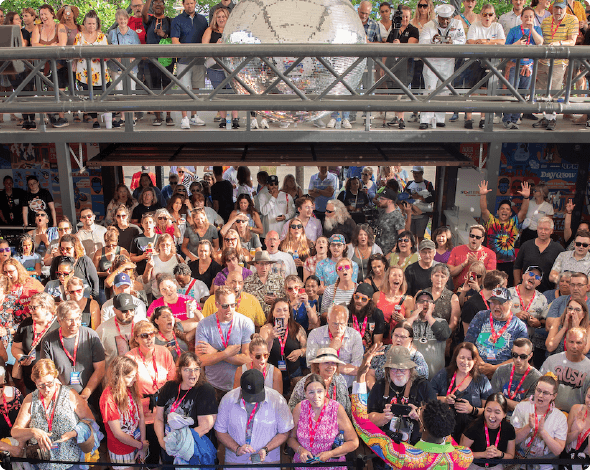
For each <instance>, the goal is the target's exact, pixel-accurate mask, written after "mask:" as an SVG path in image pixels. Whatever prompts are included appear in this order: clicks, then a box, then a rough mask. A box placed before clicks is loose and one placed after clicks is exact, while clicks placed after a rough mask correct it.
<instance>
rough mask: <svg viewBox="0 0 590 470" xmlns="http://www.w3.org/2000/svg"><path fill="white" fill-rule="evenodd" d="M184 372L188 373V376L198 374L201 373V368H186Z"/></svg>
mask: <svg viewBox="0 0 590 470" xmlns="http://www.w3.org/2000/svg"><path fill="white" fill-rule="evenodd" d="M182 372H186V373H187V374H193V373H194V374H196V373H197V372H201V368H200V367H193V368H190V367H185V368H184V369H182Z"/></svg>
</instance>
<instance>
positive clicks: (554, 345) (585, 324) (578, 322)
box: [545, 297, 590, 354]
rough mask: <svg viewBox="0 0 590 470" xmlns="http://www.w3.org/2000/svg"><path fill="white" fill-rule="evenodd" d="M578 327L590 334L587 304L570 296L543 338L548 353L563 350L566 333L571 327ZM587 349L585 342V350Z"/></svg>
mask: <svg viewBox="0 0 590 470" xmlns="http://www.w3.org/2000/svg"><path fill="white" fill-rule="evenodd" d="M575 327H580V328H584V329H585V330H586V336H588V335H589V334H590V321H589V320H588V305H587V304H586V302H578V301H577V300H575V299H573V298H571V297H570V299H569V300H568V302H567V305H566V306H565V308H564V309H563V313H562V314H561V316H560V317H559V321H557V322H553V323H552V324H551V327H550V328H549V334H548V335H547V339H546V340H545V346H546V347H547V351H548V352H549V353H550V354H557V353H560V352H563V351H564V350H565V339H566V334H567V332H568V331H569V330H570V329H571V328H575ZM586 349H588V345H587V344H586V347H585V350H586Z"/></svg>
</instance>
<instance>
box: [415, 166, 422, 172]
mask: <svg viewBox="0 0 590 470" xmlns="http://www.w3.org/2000/svg"><path fill="white" fill-rule="evenodd" d="M412 172H416V173H424V167H423V166H413V167H412Z"/></svg>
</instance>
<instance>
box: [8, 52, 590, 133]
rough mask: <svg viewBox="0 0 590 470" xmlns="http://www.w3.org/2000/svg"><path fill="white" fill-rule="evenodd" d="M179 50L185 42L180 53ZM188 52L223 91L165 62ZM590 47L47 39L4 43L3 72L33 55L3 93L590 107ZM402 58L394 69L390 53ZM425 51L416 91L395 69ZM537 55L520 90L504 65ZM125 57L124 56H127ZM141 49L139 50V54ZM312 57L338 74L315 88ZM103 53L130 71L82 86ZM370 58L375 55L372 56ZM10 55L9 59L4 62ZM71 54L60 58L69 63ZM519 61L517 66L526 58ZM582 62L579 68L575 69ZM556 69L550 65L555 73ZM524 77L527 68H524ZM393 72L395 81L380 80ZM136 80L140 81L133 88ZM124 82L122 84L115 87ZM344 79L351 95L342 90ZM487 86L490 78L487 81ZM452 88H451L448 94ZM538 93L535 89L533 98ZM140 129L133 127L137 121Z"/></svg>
mask: <svg viewBox="0 0 590 470" xmlns="http://www.w3.org/2000/svg"><path fill="white" fill-rule="evenodd" d="M179 51H182V52H181V53H179ZM175 55H182V56H183V57H188V58H190V59H191V61H190V64H189V66H190V65H193V64H195V63H197V62H198V61H199V59H203V58H205V57H213V58H214V59H215V60H216V62H217V63H218V64H219V65H220V66H221V67H222V68H223V69H224V70H225V72H226V78H225V80H223V82H222V83H221V84H220V85H219V86H218V87H217V88H216V89H214V90H192V89H190V88H187V87H186V86H184V85H183V84H182V83H181V79H182V76H183V74H184V73H186V71H188V69H189V67H187V68H186V69H185V71H183V72H182V73H180V74H179V75H178V76H174V75H173V74H171V73H170V72H169V71H168V70H166V68H165V67H163V66H162V65H161V64H160V63H159V62H158V60H157V59H158V57H173V56H175ZM236 56H238V57H239V58H240V63H239V65H238V66H237V67H236V68H235V69H234V70H230V69H229V68H228V66H227V65H226V64H225V63H224V62H223V60H222V59H223V58H224V57H234V58H235V57H236ZM286 56H287V57H289V58H292V60H293V63H292V64H291V65H290V66H289V67H288V68H287V69H285V70H281V69H280V67H279V66H277V62H275V61H274V60H273V59H272V58H274V57H276V58H284V57H286ZM588 56H590V47H587V46H575V47H550V46H501V47H498V46H479V45H478V46H475V45H450V46H449V45H395V46H393V45H381V44H367V45H355V46H349V45H320V44H272V45H206V44H202V45H201V44H199V45H180V46H179V45H142V46H98V47H69V46H68V47H43V48H35V47H29V48H0V64H2V65H0V73H2V72H3V71H4V70H5V69H6V68H7V66H8V65H9V64H10V62H9V61H13V60H21V61H23V63H24V64H25V70H26V77H25V78H24V80H23V81H22V82H21V83H20V84H19V86H18V87H17V88H16V89H15V90H14V91H13V92H12V93H10V92H9V93H7V94H5V97H4V98H3V99H2V108H3V112H4V113H35V112H36V113H54V112H78V111H79V112H109V111H124V112H133V111H138V110H142V111H168V110H174V111H189V110H194V111H219V110H221V111H230V110H238V111H266V110H270V111H325V110H337V111H338V110H346V111H377V112H378V111H413V112H425V111H438V112H456V111H458V112H462V111H464V112H485V113H493V112H505V113H520V112H522V113H540V112H548V113H551V112H557V113H572V114H573V113H590V101H588V100H587V99H586V95H585V93H586V92H585V91H584V90H581V91H580V90H572V88H573V87H572V84H574V83H575V82H576V81H577V80H578V79H579V78H581V77H583V76H584V75H585V74H586V73H588V72H590V63H589V62H588V59H587V57H588ZM139 57H142V58H147V59H148V60H149V61H150V62H151V63H152V64H154V65H155V66H156V67H158V68H159V69H160V70H161V71H162V73H163V74H164V75H166V76H167V77H168V78H170V80H171V83H170V85H169V86H168V87H166V88H165V89H164V90H150V89H149V88H148V87H147V86H146V85H145V84H144V83H143V82H141V81H140V80H139V79H138V78H137V77H135V76H134V75H133V74H132V73H131V71H132V70H133V68H134V67H136V66H137V65H138V64H139V62H140V60H141V59H140V58H139ZM335 57H352V58H355V59H356V60H354V61H353V63H352V64H351V65H350V66H349V67H347V69H346V70H345V71H344V72H342V73H338V71H336V70H335V69H334V68H333V67H332V66H331V64H330V60H329V59H330V58H335ZM388 57H391V58H394V59H395V60H394V63H393V65H392V66H391V67H390V68H388V67H386V66H385V61H386V59H387V58H388ZM409 57H413V58H419V59H422V60H423V62H424V65H425V66H428V67H430V68H431V69H432V70H433V72H434V73H435V74H436V76H437V77H438V78H439V80H440V85H439V86H437V87H436V89H434V90H424V89H420V90H413V89H410V88H409V87H407V86H406V84H404V83H402V82H401V81H400V80H399V78H398V77H397V76H396V71H397V70H398V69H399V68H400V67H402V66H405V64H406V62H405V61H404V60H402V59H405V58H409ZM524 57H526V58H530V59H533V60H534V65H533V69H532V79H531V89H527V90H518V89H517V88H516V85H515V83H511V82H509V81H508V79H507V78H505V76H504V72H503V69H504V67H505V65H506V64H507V63H508V62H509V61H510V60H514V61H516V62H517V64H519V61H520V60H522V58H524ZM117 58H121V59H120V60H119V59H117ZM132 58H134V59H132ZM306 58H312V59H314V60H317V61H318V62H319V63H320V64H322V65H323V67H324V68H325V70H326V71H327V72H328V73H329V74H330V75H331V76H332V78H333V80H332V82H331V83H328V84H327V85H326V86H325V87H324V89H323V90H321V91H320V92H319V93H316V94H306V93H305V90H301V89H299V88H298V87H297V85H296V84H295V82H294V80H293V77H292V75H291V72H293V71H294V70H295V69H296V68H297V66H298V65H299V64H300V63H301V62H302V61H303V60H305V59H306ZM439 58H448V59H463V64H462V65H461V66H460V67H459V68H457V69H456V70H455V71H454V73H453V74H452V75H451V76H448V77H446V76H444V75H443V74H442V73H441V72H440V71H439V70H437V68H436V66H433V64H432V62H431V59H439ZM80 59H82V60H86V61H87V66H88V68H89V66H90V62H91V60H93V59H94V60H97V59H98V60H100V67H101V71H102V74H103V76H104V73H105V71H106V67H107V62H108V61H109V60H110V61H112V63H114V64H115V65H116V66H118V67H119V68H120V69H121V74H120V76H118V77H117V78H116V79H115V80H113V81H112V82H110V83H103V85H102V87H101V92H100V93H97V92H96V91H93V90H92V88H91V89H89V90H88V91H87V92H84V91H81V90H78V89H76V86H75V83H74V82H75V80H74V74H73V72H72V68H71V63H72V62H71V61H72V60H80ZM367 59H370V60H367ZM558 59H568V60H570V65H574V66H573V67H569V68H568V73H567V74H566V78H565V80H564V83H563V84H552V83H551V82H550V83H549V84H548V88H547V89H546V90H536V89H535V79H536V75H537V71H538V66H539V61H540V60H545V61H547V62H548V63H549V69H550V72H551V70H552V69H553V64H554V61H555V60H558ZM64 60H67V64H68V71H69V73H68V75H69V79H68V82H69V83H68V87H67V88H68V90H67V91H66V90H64V89H61V90H60V89H59V86H58V85H61V86H62V88H63V85H64V84H58V82H57V68H58V61H64ZM365 60H366V62H367V64H368V65H367V67H368V70H367V73H366V74H365V80H363V81H362V83H361V85H359V86H353V85H351V84H350V83H348V82H347V78H348V75H349V74H350V72H351V71H352V70H353V69H354V68H355V67H357V66H362V65H363V63H364V61H365ZM2 61H5V62H3V63H2ZM251 61H261V62H262V63H263V64H264V65H265V66H266V67H268V69H270V70H271V71H272V72H273V73H274V75H275V79H274V81H273V82H272V83H271V84H270V85H269V86H268V87H267V88H266V89H265V90H264V91H262V92H258V93H257V92H256V91H255V90H253V89H252V87H251V86H249V85H248V83H247V82H246V81H245V80H244V79H243V77H241V76H240V73H241V72H243V71H244V69H245V67H246V66H248V64H250V63H251ZM474 62H479V63H480V64H481V66H482V67H483V68H484V69H485V70H486V73H485V76H484V78H482V79H481V80H480V82H479V83H477V84H476V85H475V86H474V87H472V88H471V89H459V88H456V87H455V86H454V85H453V83H454V82H455V79H456V78H457V77H459V75H461V73H462V72H463V71H464V70H466V69H467V68H468V67H469V66H470V65H471V64H473V63H474ZM47 63H48V64H49V69H50V70H51V71H52V72H53V73H52V74H51V77H52V78H51V79H49V78H47V76H45V75H44V74H43V70H44V69H46V64H47ZM61 64H63V62H61V63H60V65H61ZM373 67H374V68H375V69H377V70H379V69H380V70H382V71H383V76H382V77H381V78H380V79H379V80H377V81H376V82H374V80H373V78H372V77H374V73H373ZM517 67H518V65H517ZM574 70H576V74H575V75H574V73H573V72H574ZM549 76H551V73H549ZM516 78H518V77H516ZM234 80H235V81H236V82H237V83H239V85H240V86H241V87H243V89H244V90H246V91H247V93H248V94H232V93H228V90H223V88H224V87H225V85H226V84H228V83H231V82H232V81H234ZM387 80H389V81H391V82H393V83H394V84H395V88H394V89H382V88H379V87H380V86H381V85H383V84H384V83H385V82H386V81H387ZM131 81H133V82H135V84H136V90H134V91H131V86H130V85H131ZM30 83H34V84H35V89H36V91H34V92H32V91H25V89H26V88H27V85H28V84H30ZM281 83H284V84H285V85H286V86H287V87H288V88H289V90H290V91H291V92H292V93H290V94H280V93H276V87H277V86H278V85H279V84H281ZM119 84H123V91H120V90H116V88H117V86H118V85H119ZM338 84H342V85H343V86H344V87H345V88H346V90H347V92H348V93H349V94H348V95H342V94H334V93H333V90H334V88H335V87H336V86H337V85H338ZM486 85H487V87H486V88H485V89H482V86H486ZM446 90H448V92H449V93H450V96H448V95H447V96H445V95H441V94H442V92H443V91H446ZM531 97H532V98H531ZM130 130H132V128H131V129H130Z"/></svg>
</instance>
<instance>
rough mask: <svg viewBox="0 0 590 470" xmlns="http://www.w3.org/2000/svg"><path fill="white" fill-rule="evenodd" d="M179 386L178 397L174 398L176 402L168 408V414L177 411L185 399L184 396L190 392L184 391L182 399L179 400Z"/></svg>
mask: <svg viewBox="0 0 590 470" xmlns="http://www.w3.org/2000/svg"><path fill="white" fill-rule="evenodd" d="M180 385H181V384H178V395H177V396H176V401H175V402H174V403H172V406H171V407H170V413H174V412H175V411H176V410H177V409H178V407H179V406H180V404H181V403H182V400H184V399H185V398H186V396H187V395H188V392H190V391H191V389H190V388H189V389H188V390H187V391H186V393H185V394H184V395H183V396H182V398H180Z"/></svg>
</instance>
